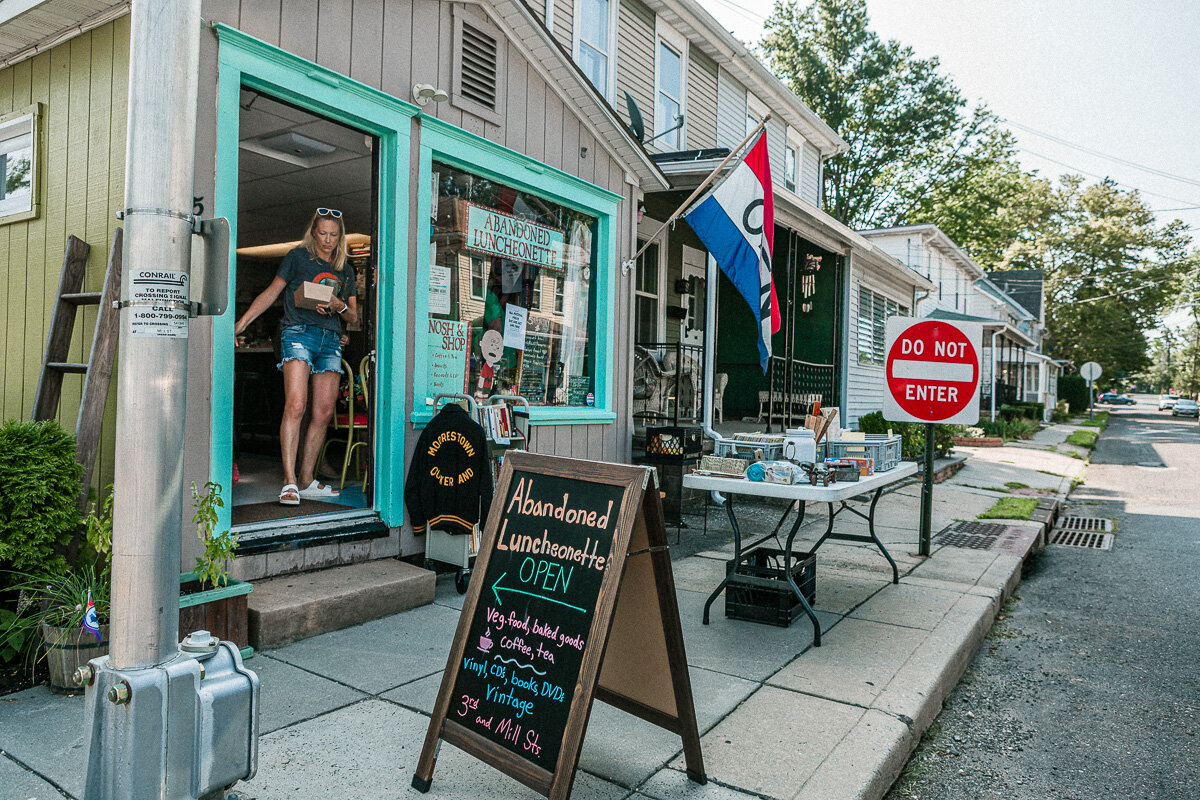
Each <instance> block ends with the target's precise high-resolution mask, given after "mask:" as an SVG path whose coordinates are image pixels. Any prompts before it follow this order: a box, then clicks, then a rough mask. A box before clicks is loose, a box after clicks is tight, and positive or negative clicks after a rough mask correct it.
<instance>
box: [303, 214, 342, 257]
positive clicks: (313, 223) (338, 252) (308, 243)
mask: <svg viewBox="0 0 1200 800" xmlns="http://www.w3.org/2000/svg"><path fill="white" fill-rule="evenodd" d="M323 219H327V220H331V221H333V222H336V223H337V226H338V243H337V244H336V245H335V246H334V248H333V255H332V257H331V258H330V259H329V265H330V266H332V267H333V268H334V270H336V271H338V272H341V271H342V267H343V266H345V265H346V256H348V255H349V254H350V246H349V245H348V244H346V222H345V220H344V219H343V218H342V217H335V216H333V215H331V214H325V215H322V214H318V213H317V212H315V211H314V212H313V215H312V219H310V220H309V221H308V227H307V228H305V229H304V238H303V239H301V240H300V246H301V247H303V248H304V249H305V250H307V251H308V254H309V256H311V257H312V258H314V259H315V258H317V240H316V237H315V236H314V235H313V232H314V231H316V229H317V222H318V220H323Z"/></svg>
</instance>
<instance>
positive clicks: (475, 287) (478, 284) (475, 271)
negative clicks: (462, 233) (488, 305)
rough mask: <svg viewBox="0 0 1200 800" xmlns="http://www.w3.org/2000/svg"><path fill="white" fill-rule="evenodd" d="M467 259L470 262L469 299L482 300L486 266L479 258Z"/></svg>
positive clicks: (471, 257)
mask: <svg viewBox="0 0 1200 800" xmlns="http://www.w3.org/2000/svg"><path fill="white" fill-rule="evenodd" d="M469 258H470V260H471V299H472V300H482V299H483V297H484V283H485V281H486V277H485V273H486V271H487V264H485V263H484V260H483V259H482V258H480V257H479V256H470V257H469Z"/></svg>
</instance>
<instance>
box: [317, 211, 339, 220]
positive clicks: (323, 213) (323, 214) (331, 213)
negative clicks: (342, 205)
mask: <svg viewBox="0 0 1200 800" xmlns="http://www.w3.org/2000/svg"><path fill="white" fill-rule="evenodd" d="M317 216H318V217H333V218H334V219H341V218H342V212H340V211H338V210H337V209H336V208H318V209H317Z"/></svg>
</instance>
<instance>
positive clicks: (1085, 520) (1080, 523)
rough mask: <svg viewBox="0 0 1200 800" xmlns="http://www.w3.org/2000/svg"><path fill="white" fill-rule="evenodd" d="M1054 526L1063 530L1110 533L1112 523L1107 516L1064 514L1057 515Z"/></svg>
mask: <svg viewBox="0 0 1200 800" xmlns="http://www.w3.org/2000/svg"><path fill="white" fill-rule="evenodd" d="M1054 527H1056V528H1060V529H1062V530H1064V531H1098V532H1101V533H1111V532H1112V529H1113V523H1112V520H1111V519H1108V518H1107V517H1076V516H1072V515H1066V516H1063V517H1059V519H1058V522H1056V523H1054Z"/></svg>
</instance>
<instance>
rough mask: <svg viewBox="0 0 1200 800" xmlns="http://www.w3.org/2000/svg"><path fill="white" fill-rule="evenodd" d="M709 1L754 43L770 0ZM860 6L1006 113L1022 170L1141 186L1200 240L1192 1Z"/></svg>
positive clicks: (1199, 68)
mask: <svg viewBox="0 0 1200 800" xmlns="http://www.w3.org/2000/svg"><path fill="white" fill-rule="evenodd" d="M800 2H801V4H803V3H804V2H805V0H800ZM704 6H705V8H706V9H707V10H708V11H709V12H710V13H711V14H713V16H715V17H716V18H717V19H718V20H720V21H721V22H722V23H723V24H724V25H725V26H726V27H727V28H728V29H729V30H731V31H732V32H733V33H734V35H736V36H737V37H738V38H740V39H741V40H742V41H744V42H747V43H748V44H755V43H757V42H758V40H759V39H761V38H762V23H763V20H764V19H765V18H766V17H767V15H768V14H769V13H770V11H771V8H772V7H773V3H772V2H771V1H770V0H705V2H704ZM867 7H868V10H869V13H870V17H871V27H872V29H873V30H874V31H875V32H876V33H878V34H879V35H880V36H881V37H882V38H884V39H896V40H898V41H900V42H901V43H903V44H907V45H909V46H911V47H912V48H913V50H914V51H915V52H916V54H917V55H918V56H919V57H922V58H929V57H932V56H937V57H938V58H939V59H940V61H941V64H942V69H943V70H944V71H945V72H946V73H948V74H949V75H950V76H951V77H952V78H953V79H954V81H955V83H956V84H957V85H958V87H959V89H960V90H961V91H962V92H963V94H964V95H965V96H966V97H967V98H968V100H969V101H971V102H983V103H985V104H986V105H987V106H988V107H989V108H991V109H992V111H994V112H995V113H997V114H998V115H1000V117H1002V118H1003V119H1004V120H1006V121H1007V122H1008V123H1010V124H1009V129H1010V130H1011V131H1012V132H1013V133H1014V134H1016V136H1017V139H1018V144H1019V147H1020V153H1019V154H1020V158H1021V163H1022V165H1023V166H1024V167H1025V168H1026V169H1031V170H1036V171H1037V172H1038V173H1039V174H1040V175H1042V176H1043V177H1048V178H1057V177H1058V176H1059V175H1062V174H1064V173H1069V172H1071V173H1080V174H1083V175H1084V177H1085V178H1087V179H1088V180H1089V181H1094V180H1098V179H1100V178H1103V177H1109V178H1112V179H1113V180H1115V181H1117V182H1118V183H1119V184H1121V188H1124V189H1134V188H1136V189H1138V190H1140V191H1141V192H1142V194H1143V197H1144V199H1145V200H1146V202H1147V204H1148V205H1149V206H1150V208H1152V209H1154V210H1155V211H1156V212H1158V217H1159V220H1160V222H1164V223H1165V222H1167V221H1169V220H1171V219H1181V220H1183V221H1184V222H1185V223H1187V224H1188V225H1190V226H1191V227H1192V229H1193V230H1194V231H1195V233H1194V234H1193V235H1194V237H1195V238H1196V243H1197V245H1198V246H1200V136H1198V135H1197V133H1196V131H1197V130H1198V129H1200V91H1197V85H1198V82H1200V81H1198V79H1200V45H1198V42H1197V38H1198V37H1200V2H1195V1H1194V0H1004V2H1001V1H1000V0H867ZM1146 168H1148V169H1146ZM1167 176H1171V177H1167ZM1177 319H1178V317H1177V316H1175V315H1172V317H1171V318H1170V320H1169V322H1170V323H1172V324H1173V323H1175V322H1176V320H1177Z"/></svg>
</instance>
